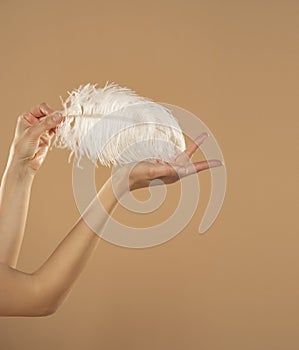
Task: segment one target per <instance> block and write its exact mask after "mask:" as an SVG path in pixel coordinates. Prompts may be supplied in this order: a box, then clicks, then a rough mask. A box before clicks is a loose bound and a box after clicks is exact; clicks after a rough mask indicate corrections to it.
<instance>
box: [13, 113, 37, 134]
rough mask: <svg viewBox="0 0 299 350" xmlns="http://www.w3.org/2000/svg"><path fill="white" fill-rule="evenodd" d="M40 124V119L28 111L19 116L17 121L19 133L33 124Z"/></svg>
mask: <svg viewBox="0 0 299 350" xmlns="http://www.w3.org/2000/svg"><path fill="white" fill-rule="evenodd" d="M35 124H38V119H37V118H35V117H34V116H33V115H32V114H31V113H29V112H26V113H24V114H22V115H20V116H19V118H18V121H17V128H16V132H17V134H19V133H21V132H23V131H24V130H26V129H27V128H29V127H30V126H32V125H35Z"/></svg>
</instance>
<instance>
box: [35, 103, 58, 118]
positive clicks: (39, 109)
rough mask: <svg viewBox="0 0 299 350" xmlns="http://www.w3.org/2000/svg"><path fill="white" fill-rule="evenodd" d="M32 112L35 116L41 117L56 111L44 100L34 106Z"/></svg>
mask: <svg viewBox="0 0 299 350" xmlns="http://www.w3.org/2000/svg"><path fill="white" fill-rule="evenodd" d="M30 113H31V114H32V115H33V116H34V117H35V118H40V117H44V116H45V115H49V114H52V113H54V109H52V108H51V107H49V106H48V105H47V104H46V103H45V102H43V103H40V104H39V105H37V106H35V107H33V108H32V109H31V111H30Z"/></svg>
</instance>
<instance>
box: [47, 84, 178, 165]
mask: <svg viewBox="0 0 299 350" xmlns="http://www.w3.org/2000/svg"><path fill="white" fill-rule="evenodd" d="M68 94H69V96H68V97H67V99H66V100H65V101H64V102H63V101H62V104H63V108H64V110H63V111H62V113H63V115H65V116H66V118H65V120H64V121H63V122H62V123H61V124H60V125H59V126H58V127H57V131H56V138H55V141H54V145H55V146H56V147H60V148H69V149H70V150H71V154H70V157H71V156H72V155H74V156H75V158H76V160H77V164H78V165H79V162H80V159H81V157H82V156H87V157H88V158H89V159H90V160H91V161H92V162H94V163H95V164H96V163H97V161H100V163H101V164H103V165H106V166H109V165H110V164H125V163H131V162H138V161H141V160H145V159H160V160H162V161H165V162H172V161H174V159H175V158H176V156H177V155H178V154H179V153H180V152H182V151H183V150H184V149H185V140H184V136H183V133H182V131H181V128H180V126H179V124H178V122H177V120H176V118H175V117H174V116H173V115H172V113H171V112H170V110H168V109H167V108H165V107H164V106H162V105H160V104H158V103H155V102H153V101H151V100H149V99H147V98H144V97H140V96H138V95H137V94H136V93H135V92H134V91H132V90H130V89H128V88H125V87H120V86H119V85H117V84H115V83H112V84H108V83H107V84H106V85H105V86H104V87H103V88H97V85H92V84H87V85H81V86H80V87H79V88H78V89H75V90H73V91H71V92H69V93H68Z"/></svg>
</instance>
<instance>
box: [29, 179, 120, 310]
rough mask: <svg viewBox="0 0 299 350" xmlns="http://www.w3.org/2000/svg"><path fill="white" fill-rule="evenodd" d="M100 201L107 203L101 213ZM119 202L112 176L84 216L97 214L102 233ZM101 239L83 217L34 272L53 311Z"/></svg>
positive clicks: (36, 280) (99, 230)
mask: <svg viewBox="0 0 299 350" xmlns="http://www.w3.org/2000/svg"><path fill="white" fill-rule="evenodd" d="M120 191H121V190H120ZM118 193H120V192H118ZM97 200H99V201H101V203H102V204H103V205H104V207H105V209H106V211H105V212H101V213H99V211H98V210H97V205H96V201H97ZM116 204H117V198H116V197H115V195H114V194H113V191H112V185H111V180H110V179H109V180H108V181H107V182H106V183H105V185H104V186H103V187H102V189H101V190H100V192H99V193H98V195H97V197H96V198H95V200H94V201H93V202H92V203H91V204H90V206H89V207H88V208H87V210H86V211H85V213H84V216H85V217H89V219H90V218H91V217H96V218H97V225H98V231H97V232H101V231H102V230H104V228H105V225H106V222H107V220H108V219H109V216H110V215H111V214H112V212H113V210H114V208H115V206H116ZM99 240H100V238H99V236H98V235H96V234H95V233H94V232H93V231H92V230H91V229H90V228H89V226H87V224H86V223H85V221H84V220H83V219H82V218H81V219H80V220H79V221H78V222H77V223H76V225H75V226H74V227H73V229H72V230H71V232H70V233H69V234H68V235H67V236H66V237H65V238H64V239H63V241H62V242H61V243H60V244H59V246H58V247H57V248H56V249H55V251H54V252H53V254H52V255H51V256H50V257H49V258H48V260H47V261H46V262H45V263H44V264H43V266H42V267H41V268H40V269H39V270H38V271H37V272H36V273H34V274H33V278H34V279H35V283H37V284H38V285H39V286H40V287H39V288H40V289H41V290H42V293H41V295H42V298H43V303H44V304H46V305H47V309H50V310H52V312H54V311H55V310H56V309H57V308H58V306H59V305H60V304H61V303H62V302H63V301H64V299H65V298H66V296H67V295H68V293H69V291H70V290H71V287H72V286H73V284H74V282H75V281H76V279H77V278H78V276H79V275H80V273H81V272H82V270H83V268H84V267H85V265H86V263H87V261H88V260H89V258H90V257H91V255H92V253H93V251H94V250H95V248H96V246H97V244H98V242H99Z"/></svg>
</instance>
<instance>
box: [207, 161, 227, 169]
mask: <svg viewBox="0 0 299 350" xmlns="http://www.w3.org/2000/svg"><path fill="white" fill-rule="evenodd" d="M208 163H209V167H210V168H216V167H219V166H222V165H224V163H223V162H222V161H221V160H219V159H211V160H209V161H208Z"/></svg>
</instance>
